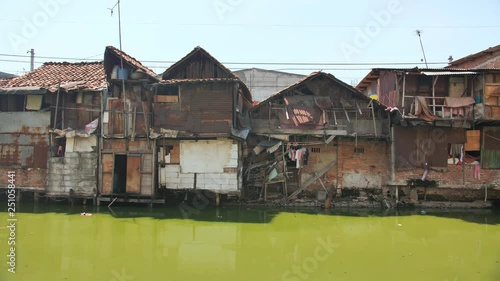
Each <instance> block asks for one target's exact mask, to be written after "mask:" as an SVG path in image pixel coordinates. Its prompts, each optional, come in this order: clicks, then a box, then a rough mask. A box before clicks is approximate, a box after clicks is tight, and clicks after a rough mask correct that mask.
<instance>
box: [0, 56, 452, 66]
mask: <svg viewBox="0 0 500 281" xmlns="http://www.w3.org/2000/svg"><path fill="white" fill-rule="evenodd" d="M0 56H5V57H26V58H28V57H30V56H28V55H13V54H0ZM36 58H38V59H57V60H75V61H82V60H88V61H95V59H89V58H70V57H43V56H37V57H36ZM141 62H143V63H165V64H172V63H175V62H176V61H169V60H141ZM221 63H222V64H225V65H235V64H236V65H301V66H308V65H309V66H314V65H320V66H342V65H343V66H348V65H358V66H363V65H420V64H425V63H422V62H353V63H350V62H238V61H236V62H221ZM428 64H448V62H428ZM151 67H165V66H151Z"/></svg>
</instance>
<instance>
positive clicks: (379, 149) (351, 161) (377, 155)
mask: <svg viewBox="0 0 500 281" xmlns="http://www.w3.org/2000/svg"><path fill="white" fill-rule="evenodd" d="M313 147H316V148H320V152H319V153H314V152H311V148H313ZM355 148H356V141H355V140H354V139H352V138H340V139H338V140H336V141H333V142H332V143H330V144H328V145H319V146H311V147H309V149H310V153H309V165H307V166H304V168H303V170H302V173H303V176H302V177H303V181H304V178H308V177H310V176H311V174H312V173H314V171H315V170H316V171H317V170H320V169H321V167H324V166H325V164H326V163H328V162H330V161H332V160H335V159H337V165H335V166H334V167H333V168H331V169H330V170H329V171H328V172H327V173H326V177H325V176H324V177H322V180H323V183H324V184H325V186H330V185H334V186H335V185H336V186H337V188H382V187H383V186H384V185H386V184H387V183H388V181H389V179H390V160H389V156H390V144H389V143H388V142H386V141H384V140H375V139H361V138H358V144H357V152H355ZM327 188H328V187H327ZM308 189H309V190H323V187H322V186H321V184H320V183H319V181H316V182H315V183H313V184H311V185H310V187H309V188H308Z"/></svg>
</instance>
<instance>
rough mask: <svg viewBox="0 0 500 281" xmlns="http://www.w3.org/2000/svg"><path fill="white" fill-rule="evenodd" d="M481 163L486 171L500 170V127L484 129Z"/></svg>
mask: <svg viewBox="0 0 500 281" xmlns="http://www.w3.org/2000/svg"><path fill="white" fill-rule="evenodd" d="M481 163H482V167H483V168H484V169H498V168H500V127H484V128H483V147H482V150H481Z"/></svg>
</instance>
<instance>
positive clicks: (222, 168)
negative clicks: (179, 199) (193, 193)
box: [159, 139, 241, 193]
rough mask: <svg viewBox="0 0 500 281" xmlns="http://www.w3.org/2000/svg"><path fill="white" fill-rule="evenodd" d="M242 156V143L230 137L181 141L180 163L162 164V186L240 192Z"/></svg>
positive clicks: (160, 171)
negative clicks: (239, 173)
mask: <svg viewBox="0 0 500 281" xmlns="http://www.w3.org/2000/svg"><path fill="white" fill-rule="evenodd" d="M238 159H239V144H238V143H233V141H232V140H229V139H219V140H199V141H180V164H179V165H178V164H170V165H169V164H167V165H164V166H163V167H161V166H160V168H159V173H160V185H161V186H164V187H166V188H168V189H194V188H196V189H204V190H211V191H213V192H217V193H229V192H236V191H239V189H240V184H241V183H240V180H239V177H238V169H239V168H238V167H239V163H238ZM195 178H196V186H195Z"/></svg>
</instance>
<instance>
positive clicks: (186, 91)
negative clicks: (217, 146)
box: [153, 82, 236, 136]
mask: <svg viewBox="0 0 500 281" xmlns="http://www.w3.org/2000/svg"><path fill="white" fill-rule="evenodd" d="M179 86H180V102H178V103H155V104H154V110H153V111H154V128H155V131H156V132H159V131H160V129H170V130H179V131H188V132H192V133H193V134H195V135H196V134H204V135H206V136H209V135H210V134H211V133H213V134H214V135H218V136H220V134H221V133H223V134H227V135H230V134H231V127H232V120H233V104H234V103H233V102H234V101H233V99H234V96H235V95H236V91H235V85H234V83H227V82H223V83H222V82H221V83H215V82H214V83H208V84H204V83H186V84H180V85H179Z"/></svg>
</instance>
